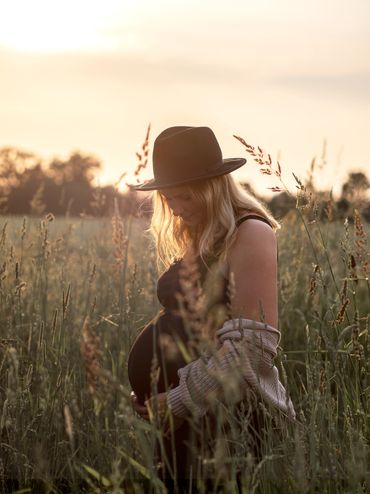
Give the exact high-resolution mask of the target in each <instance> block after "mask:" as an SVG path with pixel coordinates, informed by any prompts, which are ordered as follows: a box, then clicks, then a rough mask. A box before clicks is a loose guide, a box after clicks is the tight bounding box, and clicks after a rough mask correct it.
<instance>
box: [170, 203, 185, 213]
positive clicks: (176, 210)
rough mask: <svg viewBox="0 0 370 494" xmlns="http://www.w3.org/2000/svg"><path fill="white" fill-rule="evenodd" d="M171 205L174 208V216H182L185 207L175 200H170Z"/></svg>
mask: <svg viewBox="0 0 370 494" xmlns="http://www.w3.org/2000/svg"><path fill="white" fill-rule="evenodd" d="M168 205H169V207H170V208H171V209H172V212H173V214H174V216H181V215H182V213H183V207H182V206H181V205H180V204H179V203H178V202H177V201H175V200H169V201H168Z"/></svg>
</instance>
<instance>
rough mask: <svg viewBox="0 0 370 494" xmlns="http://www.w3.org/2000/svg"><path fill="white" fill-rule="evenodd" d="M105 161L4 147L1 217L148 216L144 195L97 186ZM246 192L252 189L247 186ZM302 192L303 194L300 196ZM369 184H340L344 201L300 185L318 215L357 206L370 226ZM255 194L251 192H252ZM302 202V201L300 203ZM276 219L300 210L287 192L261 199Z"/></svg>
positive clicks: (354, 178)
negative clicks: (43, 157) (117, 213)
mask: <svg viewBox="0 0 370 494" xmlns="http://www.w3.org/2000/svg"><path fill="white" fill-rule="evenodd" d="M101 166H102V164H101V162H100V161H99V160H98V159H97V158H95V157H94V156H92V155H88V154H83V153H81V152H79V151H76V152H73V153H71V155H70V156H69V157H67V158H66V159H59V158H53V159H52V160H50V161H49V162H48V163H44V162H43V161H42V160H41V158H40V157H38V156H37V155H35V154H33V153H29V152H25V151H22V150H20V149H17V148H12V147H3V148H0V213H1V214H12V215H41V214H44V213H52V214H53V215H55V216H66V215H67V216H81V215H87V216H97V217H102V216H111V215H112V214H113V210H114V207H115V205H118V207H119V210H120V214H121V215H123V216H125V215H129V214H131V215H137V214H141V215H148V214H150V205H149V204H148V201H145V200H144V201H143V195H142V194H138V193H136V192H135V191H133V190H131V189H129V188H128V190H127V192H125V193H123V192H121V191H119V190H118V188H117V187H116V186H114V185H105V186H95V185H94V184H93V182H94V178H95V175H96V173H97V172H98V171H99V170H100V169H101ZM244 186H245V188H246V189H248V190H250V187H249V185H248V184H244ZM302 191H303V192H304V193H303V194H302ZM369 191H370V182H369V179H368V177H367V176H366V174H364V173H363V172H350V173H349V175H348V178H347V180H346V181H345V183H343V185H342V190H341V194H340V197H339V198H337V199H334V198H333V197H332V195H331V193H330V191H326V192H322V191H316V190H315V188H314V185H313V181H312V178H311V179H308V180H307V182H306V183H305V184H301V186H300V190H299V193H298V200H299V196H300V197H301V205H302V200H303V201H306V202H307V201H310V198H313V197H314V198H315V201H316V203H315V208H316V215H317V216H319V217H320V218H321V219H325V218H326V217H328V215H329V214H331V215H333V216H334V217H335V218H345V217H351V216H352V215H353V211H354V209H355V208H356V209H357V210H359V211H360V212H361V213H362V216H363V218H364V220H365V221H367V222H370V202H369ZM252 192H253V191H252ZM302 198H303V199H302ZM259 199H261V200H262V201H263V202H264V203H265V204H267V206H268V207H269V209H270V210H271V212H272V213H273V214H274V215H275V216H276V217H277V218H283V217H284V216H285V215H286V214H289V212H290V211H293V210H295V209H296V206H297V197H296V196H295V195H294V194H291V193H289V192H288V191H282V192H279V193H275V194H274V195H273V196H272V198H271V199H266V198H264V197H259Z"/></svg>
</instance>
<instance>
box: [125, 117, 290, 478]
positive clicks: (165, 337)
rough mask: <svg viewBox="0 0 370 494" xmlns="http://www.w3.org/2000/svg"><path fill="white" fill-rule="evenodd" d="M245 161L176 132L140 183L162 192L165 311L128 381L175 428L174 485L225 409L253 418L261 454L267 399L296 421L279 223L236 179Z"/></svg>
mask: <svg viewBox="0 0 370 494" xmlns="http://www.w3.org/2000/svg"><path fill="white" fill-rule="evenodd" d="M245 162H246V160H245V159H243V158H230V159H223V158H222V152H221V149H220V146H219V144H218V142H217V139H216V137H215V135H214V133H213V132H212V130H211V129H209V128H208V127H185V126H178V127H171V128H168V129H166V130H164V131H163V132H162V133H161V134H160V135H159V136H158V137H157V139H156V140H155V143H154V149H153V171H154V179H152V180H150V181H149V182H146V183H145V184H141V185H138V186H136V187H135V188H136V189H137V190H142V191H155V192H154V194H153V205H154V210H153V217H152V221H151V232H152V234H153V235H154V238H155V241H156V248H157V257H158V262H159V265H160V266H162V267H163V272H162V274H161V276H160V278H159V280H158V286H157V292H158V298H159V301H160V302H161V304H162V306H163V309H162V310H161V311H160V313H159V314H158V315H157V317H156V318H155V319H154V320H153V321H152V322H151V323H149V324H148V325H147V326H146V327H145V328H144V329H143V331H142V332H141V333H140V334H139V335H138V337H137V339H136V341H135V342H134V344H133V346H132V348H131V351H130V355H129V361H128V374H129V380H130V383H131V386H132V389H133V393H132V401H133V406H134V409H135V410H136V412H137V413H139V414H140V415H141V416H142V417H143V418H144V419H147V420H149V419H150V418H152V417H153V412H154V413H155V414H156V416H157V418H158V417H159V418H162V419H163V420H164V421H165V422H164V433H163V434H164V436H163V444H164V448H163V447H162V453H163V450H164V456H165V460H164V461H163V465H164V466H163V470H162V471H161V473H160V474H161V475H162V477H163V478H164V479H165V480H166V479H168V478H172V480H177V479H186V478H190V477H192V478H194V477H196V476H197V475H198V474H199V472H200V468H201V467H200V466H199V462H200V463H202V453H201V451H202V447H204V444H202V440H201V439H200V431H201V429H202V427H201V426H200V425H199V424H204V420H205V419H207V420H208V424H212V423H213V424H215V423H216V419H217V417H218V414H217V411H216V410H217V404H221V405H224V406H228V405H232V406H234V409H235V413H244V414H245V421H246V422H248V427H249V430H250V435H251V437H252V439H254V445H253V448H252V449H253V451H254V452H256V451H257V452H258V450H259V445H258V442H259V441H261V437H262V436H261V434H260V430H259V429H260V428H261V427H262V426H261V424H260V422H259V420H260V418H259V417H260V412H259V410H260V409H261V407H260V406H259V404H261V403H263V404H264V409H266V408H269V410H273V414H274V413H275V414H276V416H279V417H281V416H283V417H287V418H288V419H289V418H290V419H292V418H294V409H293V405H292V403H291V401H290V399H289V397H287V395H286V392H285V389H284V387H283V386H282V384H281V382H280V381H279V376H278V371H277V369H276V367H275V366H274V364H273V359H274V357H275V356H276V351H277V346H278V343H279V338H280V333H279V331H278V329H277V326H278V307H277V243H276V236H275V230H276V229H277V228H278V223H277V222H276V220H275V219H274V218H273V217H272V216H271V214H270V213H269V212H268V211H267V210H266V209H265V208H264V207H263V206H262V204H260V203H259V202H258V201H257V200H256V199H255V198H254V197H252V196H251V195H250V194H248V193H247V192H246V191H244V190H243V189H242V187H241V186H239V185H238V184H237V183H236V182H235V181H234V180H233V178H232V177H231V175H230V172H232V171H234V170H236V169H237V168H239V167H241V166H242V165H244V163H245ZM262 408H263V407H262ZM241 410H242V412H241ZM166 424H167V425H166ZM211 435H212V434H211ZM252 442H253V441H252ZM256 454H258V453H256ZM197 462H198V463H197ZM203 463H204V462H203Z"/></svg>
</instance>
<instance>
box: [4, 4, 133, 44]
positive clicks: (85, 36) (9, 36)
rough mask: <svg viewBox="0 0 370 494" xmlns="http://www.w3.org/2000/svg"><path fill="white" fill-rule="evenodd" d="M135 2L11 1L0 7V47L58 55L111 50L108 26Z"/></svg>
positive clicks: (125, 13) (112, 41)
mask: <svg viewBox="0 0 370 494" xmlns="http://www.w3.org/2000/svg"><path fill="white" fill-rule="evenodd" d="M133 5H134V0H124V1H120V2H119V1H118V0H106V1H104V2H101V1H97V0H91V1H88V0H78V1H77V0H63V1H55V0H32V1H30V0H11V1H9V2H4V4H3V5H2V6H1V7H0V19H1V20H0V47H2V48H11V49H16V50H21V51H35V52H61V51H71V50H77V51H78V50H88V51H90V50H95V51H96V50H105V49H114V38H113V37H111V36H110V33H109V30H108V29H107V27H108V26H109V25H110V24H111V23H112V19H113V20H114V18H115V17H116V16H117V15H122V16H124V17H123V19H124V20H125V19H126V20H127V14H128V12H129V10H130V8H131V7H132V6H133Z"/></svg>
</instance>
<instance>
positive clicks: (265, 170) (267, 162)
mask: <svg viewBox="0 0 370 494" xmlns="http://www.w3.org/2000/svg"><path fill="white" fill-rule="evenodd" d="M234 137H235V139H237V140H238V141H239V142H240V143H241V144H242V145H243V146H244V147H245V149H246V151H247V153H248V154H249V155H250V156H252V158H253V160H254V161H255V162H256V163H257V164H258V165H259V167H260V172H261V173H262V174H263V175H273V176H275V177H277V178H278V179H279V180H280V181H281V166H280V163H279V161H277V162H276V165H275V167H274V166H273V163H272V158H271V155H270V154H268V153H266V152H265V151H263V149H262V148H261V147H260V146H257V147H255V146H252V145H250V144H248V143H247V142H246V141H245V140H244V139H243V138H242V137H239V136H237V135H234ZM268 189H270V190H272V191H273V192H282V190H283V188H282V187H279V186H274V187H268Z"/></svg>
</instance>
